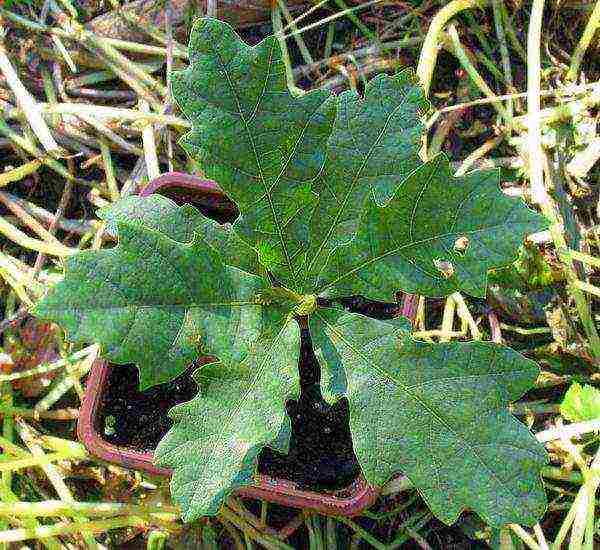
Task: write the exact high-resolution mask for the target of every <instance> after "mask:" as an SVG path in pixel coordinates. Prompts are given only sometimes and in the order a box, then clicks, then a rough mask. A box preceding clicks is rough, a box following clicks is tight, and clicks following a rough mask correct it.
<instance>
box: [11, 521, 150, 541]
mask: <svg viewBox="0 0 600 550" xmlns="http://www.w3.org/2000/svg"><path fill="white" fill-rule="evenodd" d="M146 525H147V522H146V521H145V520H144V519H142V518H139V517H136V516H126V517H118V518H112V519H105V520H98V521H93V522H92V521H90V522H73V523H65V522H63V523H57V524H55V525H43V526H39V527H34V528H24V529H10V530H7V531H0V542H20V541H23V540H29V539H44V538H47V537H56V536H62V535H71V534H76V533H87V534H91V533H103V532H104V531H109V530H111V529H119V528H122V527H140V528H144V527H146ZM88 548H89V547H88Z"/></svg>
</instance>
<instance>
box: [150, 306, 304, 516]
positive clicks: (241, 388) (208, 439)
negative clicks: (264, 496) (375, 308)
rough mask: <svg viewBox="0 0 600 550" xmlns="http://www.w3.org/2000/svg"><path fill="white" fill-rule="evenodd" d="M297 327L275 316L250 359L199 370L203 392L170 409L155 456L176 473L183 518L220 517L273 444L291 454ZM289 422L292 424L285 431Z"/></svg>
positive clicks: (174, 493) (173, 483)
mask: <svg viewBox="0 0 600 550" xmlns="http://www.w3.org/2000/svg"><path fill="white" fill-rule="evenodd" d="M299 349H300V329H299V327H298V324H297V323H296V322H295V321H294V320H293V319H291V318H290V317H288V316H285V315H282V314H279V313H277V312H275V313H274V314H272V315H271V316H270V318H269V320H268V322H266V323H265V324H264V326H263V332H262V334H261V336H260V338H258V339H257V340H256V341H255V344H254V345H253V347H252V348H251V349H250V350H249V352H248V354H247V356H246V358H245V359H244V360H243V361H242V362H240V363H239V364H235V365H215V364H213V365H209V366H207V367H204V368H201V369H199V370H198V371H197V372H196V375H195V378H196V381H197V382H198V384H199V385H200V388H201V389H200V393H199V395H198V396H197V397H195V398H194V399H193V400H192V401H189V402H188V403H185V404H182V405H178V406H177V407H175V408H174V409H172V411H171V413H170V416H171V417H172V418H173V420H174V421H175V424H174V426H173V427H172V428H171V430H170V431H169V432H168V433H167V435H166V436H165V437H164V438H163V440H162V441H161V442H160V444H159V445H158V447H157V449H156V451H155V459H156V463H157V464H159V465H161V466H166V467H169V468H172V469H173V477H172V480H171V494H172V496H173V499H174V500H175V501H176V502H177V503H178V504H179V505H180V506H181V507H182V509H183V519H184V520H185V521H192V520H194V519H196V518H198V517H200V516H202V515H215V514H216V513H217V512H218V510H219V507H220V505H221V503H222V501H223V499H224V498H225V497H226V496H227V495H228V494H229V493H231V492H232V491H233V490H235V489H236V488H238V487H241V486H243V485H247V484H249V483H251V482H252V476H253V474H254V473H255V470H256V457H257V455H258V453H259V452H260V450H261V449H262V448H263V447H264V446H265V445H269V446H271V447H275V448H277V449H278V450H280V451H284V452H287V449H286V442H287V441H288V439H287V438H283V442H279V443H278V442H277V438H278V435H280V433H281V431H282V430H283V431H284V432H289V419H288V417H287V416H286V413H285V402H286V400H287V399H292V398H297V397H298V394H299V379H298V356H299ZM286 425H287V426H286Z"/></svg>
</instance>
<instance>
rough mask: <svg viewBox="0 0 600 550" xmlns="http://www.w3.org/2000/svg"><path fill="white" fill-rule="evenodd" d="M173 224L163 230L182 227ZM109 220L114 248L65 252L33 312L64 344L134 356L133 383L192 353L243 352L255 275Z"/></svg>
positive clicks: (130, 359)
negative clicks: (136, 374) (57, 275)
mask: <svg viewBox="0 0 600 550" xmlns="http://www.w3.org/2000/svg"><path fill="white" fill-rule="evenodd" d="M180 213H181V211H180ZM179 222H181V220H180V221H179ZM179 222H173V224H171V225H170V226H169V227H170V228H171V229H173V228H175V227H177V228H178V229H177V231H179V230H182V231H183V229H182V228H184V227H188V226H187V225H186V224H185V223H183V222H181V223H179ZM116 225H117V228H118V234H119V244H118V246H116V247H115V248H112V249H108V250H98V251H85V252H81V253H79V254H77V255H76V256H74V257H72V258H70V259H69V260H68V261H67V275H66V277H65V279H63V280H62V281H61V282H60V283H58V284H57V285H55V286H54V287H53V288H51V289H50V290H49V292H48V294H47V295H46V296H45V297H44V299H43V300H42V301H41V302H40V303H39V304H37V306H36V308H35V314H36V315H37V316H39V317H43V318H45V319H49V320H52V321H55V322H57V323H60V324H61V325H62V326H63V327H64V328H65V329H66V330H68V331H69V333H70V339H71V340H72V341H75V342H96V343H98V344H100V345H101V347H102V351H103V353H105V355H106V357H107V358H108V359H109V360H111V361H112V362H114V363H120V364H124V363H136V364H137V365H138V367H139V368H140V386H141V387H142V388H146V387H148V386H150V385H153V384H159V383H162V382H165V381H168V380H171V379H172V378H174V377H176V376H178V375H179V374H181V373H182V372H183V371H184V370H185V368H186V366H187V365H188V364H189V363H191V362H192V361H193V360H194V359H195V358H196V357H197V356H198V355H200V354H202V353H204V354H207V353H208V354H213V355H217V356H219V358H220V359H221V360H223V361H235V360H239V359H241V358H243V356H244V354H245V353H246V351H247V349H248V346H249V345H250V343H251V342H252V339H253V338H254V337H255V336H257V335H258V334H259V333H260V329H261V326H262V324H263V322H264V320H263V311H262V309H261V307H260V306H259V305H258V304H257V303H256V302H255V295H256V294H257V292H258V291H259V290H260V289H261V288H262V287H263V286H264V281H263V280H262V279H261V278H259V277H256V276H254V275H249V274H247V273H245V272H243V271H240V270H238V269H235V268H232V267H228V266H226V265H225V264H224V263H223V262H222V261H221V259H220V257H219V254H218V253H217V252H216V251H215V250H214V249H213V248H212V247H210V246H208V245H207V244H206V243H204V242H203V241H202V240H200V239H199V238H196V239H195V240H194V241H192V242H190V243H185V244H184V243H181V242H177V241H174V240H173V239H171V238H170V237H169V236H167V235H165V234H164V233H161V232H160V231H156V230H154V229H151V228H150V227H149V225H144V224H139V223H122V222H119V221H117V222H116ZM173 231H174V232H176V231H175V230H173ZM179 236H181V235H179Z"/></svg>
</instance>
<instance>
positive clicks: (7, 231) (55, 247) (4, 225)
mask: <svg viewBox="0 0 600 550" xmlns="http://www.w3.org/2000/svg"><path fill="white" fill-rule="evenodd" d="M0 233H2V234H3V235H4V236H5V237H6V238H7V239H10V240H11V241H13V242H14V243H16V244H18V245H20V246H22V247H23V248H27V249H29V250H36V251H38V252H43V253H44V254H48V255H50V256H58V257H59V258H64V257H67V256H72V255H73V254H77V252H79V250H78V249H76V248H69V247H68V246H64V245H63V244H54V243H49V242H45V241H40V240H38V239H33V238H32V237H29V236H28V235H26V234H25V233H23V232H22V231H20V230H19V229H17V228H16V227H15V226H14V225H12V224H11V223H9V222H7V221H6V220H5V219H4V218H2V217H0Z"/></svg>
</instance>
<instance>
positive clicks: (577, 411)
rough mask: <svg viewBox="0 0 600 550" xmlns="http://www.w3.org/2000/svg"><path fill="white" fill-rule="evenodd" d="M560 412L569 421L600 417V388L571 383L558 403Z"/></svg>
mask: <svg viewBox="0 0 600 550" xmlns="http://www.w3.org/2000/svg"><path fill="white" fill-rule="evenodd" d="M560 414H562V415H563V416H564V417H565V418H566V419H567V420H570V421H571V422H582V421H584V420H594V419H596V418H600V390H598V389H597V388H594V386H590V385H589V384H584V385H583V386H581V385H580V384H578V383H577V382H575V383H573V384H572V385H571V387H570V388H569V389H568V391H567V393H566V394H565V397H564V398H563V402H562V403H561V404H560Z"/></svg>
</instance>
